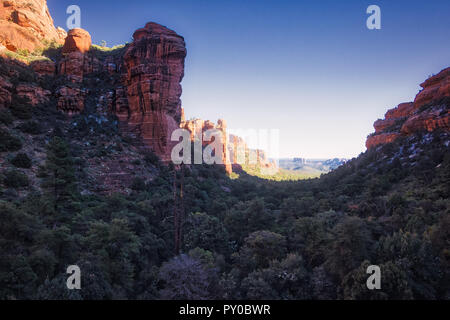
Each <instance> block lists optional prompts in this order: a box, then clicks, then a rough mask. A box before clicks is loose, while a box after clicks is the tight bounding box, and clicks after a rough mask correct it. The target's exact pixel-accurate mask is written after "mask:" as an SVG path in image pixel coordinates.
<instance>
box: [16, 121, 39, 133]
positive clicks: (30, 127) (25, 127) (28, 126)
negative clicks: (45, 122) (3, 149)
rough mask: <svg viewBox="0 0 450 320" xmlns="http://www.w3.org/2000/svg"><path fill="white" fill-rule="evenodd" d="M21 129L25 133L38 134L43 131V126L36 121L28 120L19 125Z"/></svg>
mask: <svg viewBox="0 0 450 320" xmlns="http://www.w3.org/2000/svg"><path fill="white" fill-rule="evenodd" d="M19 130H20V131H22V132H24V133H28V134H32V135H38V134H40V133H41V126H40V125H39V123H38V122H36V121H27V122H25V123H23V124H22V125H21V126H20V127H19Z"/></svg>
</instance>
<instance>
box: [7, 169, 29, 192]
mask: <svg viewBox="0 0 450 320" xmlns="http://www.w3.org/2000/svg"><path fill="white" fill-rule="evenodd" d="M4 175H5V177H4V179H3V183H4V184H5V186H7V187H9V188H15V189H17V188H25V187H28V185H29V180H28V177H27V176H26V175H24V174H23V173H21V172H19V171H16V170H12V171H7V172H5V173H4Z"/></svg>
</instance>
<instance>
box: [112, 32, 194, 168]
mask: <svg viewBox="0 0 450 320" xmlns="http://www.w3.org/2000/svg"><path fill="white" fill-rule="evenodd" d="M133 38H134V41H133V43H131V44H130V45H129V47H128V48H127V50H126V52H125V54H124V66H125V70H124V71H125V73H124V74H123V83H124V86H125V87H126V95H127V98H128V107H125V106H124V105H121V106H120V108H119V107H116V112H117V116H118V117H119V119H120V120H121V121H122V122H125V123H126V124H127V126H128V128H129V130H130V131H132V132H135V133H136V134H138V135H140V136H141V137H142V138H143V140H144V141H145V143H146V145H147V146H149V147H151V148H152V149H153V150H154V151H155V152H156V154H158V155H159V156H160V157H161V158H162V160H163V161H170V155H171V150H172V147H173V146H174V145H175V144H174V143H173V142H171V141H170V139H171V134H172V132H173V131H174V130H175V129H178V128H179V124H180V118H181V100H180V96H181V92H182V90H181V84H180V82H181V80H182V79H183V76H184V59H185V57H186V48H185V43H184V39H183V37H181V36H179V35H177V34H176V33H175V32H174V31H172V30H169V29H167V28H166V27H163V26H161V25H159V24H156V23H148V24H147V25H146V26H145V28H142V29H139V30H137V31H136V32H135V33H134V35H133Z"/></svg>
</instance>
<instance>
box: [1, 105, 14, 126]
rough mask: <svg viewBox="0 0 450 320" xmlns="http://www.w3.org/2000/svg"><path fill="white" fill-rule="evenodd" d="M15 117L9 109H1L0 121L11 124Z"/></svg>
mask: <svg viewBox="0 0 450 320" xmlns="http://www.w3.org/2000/svg"><path fill="white" fill-rule="evenodd" d="M13 121H14V118H13V117H12V115H11V112H9V110H6V109H2V110H0V123H3V124H5V125H7V126H8V125H10V124H11V123H13Z"/></svg>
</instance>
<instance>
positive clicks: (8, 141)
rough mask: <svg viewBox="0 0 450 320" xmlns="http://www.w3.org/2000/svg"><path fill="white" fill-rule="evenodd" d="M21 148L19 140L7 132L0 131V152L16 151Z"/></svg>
mask: <svg viewBox="0 0 450 320" xmlns="http://www.w3.org/2000/svg"><path fill="white" fill-rule="evenodd" d="M21 148H22V142H21V141H20V139H19V138H17V137H14V136H12V135H11V134H10V133H9V132H8V131H5V130H2V129H0V152H5V151H18V150H20V149H21Z"/></svg>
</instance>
